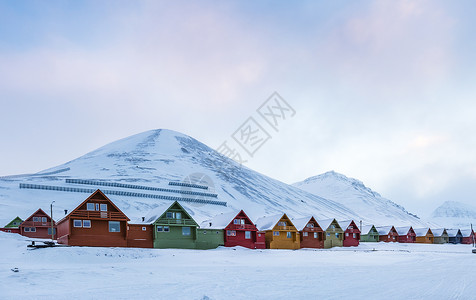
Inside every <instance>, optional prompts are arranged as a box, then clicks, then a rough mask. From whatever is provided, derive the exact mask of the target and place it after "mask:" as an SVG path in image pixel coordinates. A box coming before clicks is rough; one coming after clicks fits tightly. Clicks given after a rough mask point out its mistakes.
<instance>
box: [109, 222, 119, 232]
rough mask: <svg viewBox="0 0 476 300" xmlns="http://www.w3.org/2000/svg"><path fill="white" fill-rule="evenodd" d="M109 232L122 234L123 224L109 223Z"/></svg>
mask: <svg viewBox="0 0 476 300" xmlns="http://www.w3.org/2000/svg"><path fill="white" fill-rule="evenodd" d="M109 232H121V222H118V221H109Z"/></svg>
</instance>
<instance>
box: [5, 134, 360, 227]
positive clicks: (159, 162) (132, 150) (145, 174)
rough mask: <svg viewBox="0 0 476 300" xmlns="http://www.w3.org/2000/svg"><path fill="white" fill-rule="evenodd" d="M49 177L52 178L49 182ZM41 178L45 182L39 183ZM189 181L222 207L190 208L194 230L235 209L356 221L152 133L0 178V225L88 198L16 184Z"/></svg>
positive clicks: (200, 148) (121, 200) (132, 206)
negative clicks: (44, 167)
mask: <svg viewBox="0 0 476 300" xmlns="http://www.w3.org/2000/svg"><path fill="white" fill-rule="evenodd" d="M52 172H53V173H54V172H58V173H56V174H51V173H52ZM45 173H46V174H49V175H41V174H45ZM190 177H192V178H199V179H201V180H202V181H205V182H204V183H203V182H202V184H206V185H208V186H210V187H211V188H210V190H207V191H206V192H213V193H216V194H218V197H217V198H215V200H218V201H224V202H227V206H226V207H224V206H217V205H209V204H197V203H190V205H189V207H190V208H191V210H192V215H193V217H194V218H195V219H196V220H197V222H198V223H199V224H200V222H201V221H203V220H205V219H209V218H210V217H213V216H215V215H217V214H219V213H226V212H230V211H234V210H240V209H244V210H245V211H246V213H247V214H248V215H249V216H250V217H251V218H253V219H256V218H258V217H261V216H264V215H269V214H276V213H282V212H286V213H288V214H290V215H292V216H300V214H301V213H306V215H307V214H309V213H313V214H315V215H316V216H317V217H319V218H323V217H324V218H328V217H335V216H337V217H340V218H353V217H356V216H357V214H356V213H354V212H353V211H352V210H350V209H348V208H347V207H345V206H344V205H341V204H338V203H336V202H334V201H331V200H327V199H324V198H321V197H318V196H315V195H312V194H309V193H307V192H305V191H302V190H300V189H298V188H296V187H293V186H290V185H287V184H285V183H282V182H279V181H277V180H274V179H272V178H269V177H266V176H264V175H262V174H259V173H257V172H255V171H253V170H250V169H248V168H246V167H244V166H241V165H239V164H237V163H236V162H234V161H233V160H231V159H228V158H226V157H224V156H222V155H220V154H218V153H217V152H216V151H215V150H213V149H211V148H209V147H208V146H206V145H204V144H202V143H200V142H198V141H197V140H195V139H193V138H191V137H188V136H186V135H183V134H180V133H177V132H174V131H170V130H152V131H147V132H144V133H140V134H137V135H133V136H130V137H128V138H125V139H122V140H119V141H116V142H113V143H111V144H108V145H106V146H104V147H101V148H99V149H97V150H95V151H93V152H90V153H88V154H86V155H84V156H82V157H80V158H78V159H75V160H73V161H70V162H68V163H65V164H63V165H60V166H57V167H54V168H51V169H48V170H45V171H42V172H40V174H36V175H29V176H28V175H27V176H12V177H6V178H0V205H1V206H0V208H1V210H0V211H1V213H0V215H1V216H0V222H1V224H2V225H3V223H5V224H6V223H7V222H8V221H9V220H10V219H12V218H13V217H15V216H17V215H19V216H20V217H22V218H26V217H28V215H29V214H30V213H32V212H33V211H34V210H36V209H37V208H38V207H42V208H44V209H45V210H49V205H50V203H51V201H53V200H54V201H55V204H54V208H55V209H54V216H56V218H57V217H58V216H63V215H64V212H63V210H64V209H68V210H69V211H71V209H73V208H74V207H75V206H76V205H77V204H79V203H80V201H82V200H84V199H85V198H86V197H87V196H88V195H87V194H80V193H68V192H57V191H46V190H29V189H19V184H20V183H23V184H25V183H26V184H40V185H50V186H63V187H84V188H101V189H105V188H106V189H112V188H109V187H101V186H97V187H95V186H82V185H75V184H70V183H66V182H65V179H87V180H101V181H106V182H120V183H127V184H135V185H142V186H150V187H162V188H175V189H180V187H171V186H169V185H168V183H169V181H178V182H181V181H186V182H189V181H191V182H194V180H189V179H190ZM113 189H114V190H124V191H131V190H128V189H122V188H113ZM132 191H134V192H142V193H149V194H164V193H160V192H149V191H143V190H132ZM173 196H177V194H174V195H173ZM109 197H110V198H111V199H112V200H113V201H114V202H115V203H116V204H117V205H118V206H119V208H121V210H123V211H124V212H125V213H126V214H127V215H128V216H129V217H130V218H131V219H135V218H139V217H142V216H145V215H147V214H148V212H149V211H150V210H151V209H153V208H154V207H156V206H158V205H161V204H164V203H170V204H171V203H172V202H171V201H168V200H159V199H150V198H135V197H125V196H116V195H113V196H109ZM357 217H360V216H357Z"/></svg>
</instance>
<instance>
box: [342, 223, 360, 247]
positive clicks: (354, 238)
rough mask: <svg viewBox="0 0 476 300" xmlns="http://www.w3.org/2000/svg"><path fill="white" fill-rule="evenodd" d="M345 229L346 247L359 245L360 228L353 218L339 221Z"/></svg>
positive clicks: (344, 244)
mask: <svg viewBox="0 0 476 300" xmlns="http://www.w3.org/2000/svg"><path fill="white" fill-rule="evenodd" d="M339 224H340V226H341V227H342V230H344V243H343V246H344V247H357V246H358V245H359V242H360V230H359V227H358V226H357V225H356V224H355V222H354V221H353V220H346V221H339Z"/></svg>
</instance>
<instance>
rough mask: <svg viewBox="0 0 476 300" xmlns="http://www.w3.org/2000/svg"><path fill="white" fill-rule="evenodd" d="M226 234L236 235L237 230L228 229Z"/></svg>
mask: <svg viewBox="0 0 476 300" xmlns="http://www.w3.org/2000/svg"><path fill="white" fill-rule="evenodd" d="M226 235H227V236H236V231H235V230H227V231H226Z"/></svg>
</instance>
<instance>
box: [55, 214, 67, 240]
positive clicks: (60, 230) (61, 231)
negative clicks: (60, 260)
mask: <svg viewBox="0 0 476 300" xmlns="http://www.w3.org/2000/svg"><path fill="white" fill-rule="evenodd" d="M56 233H57V234H58V239H57V240H58V243H59V244H64V245H69V234H70V231H69V219H66V220H64V221H62V222H59V223H58V225H57V226H56Z"/></svg>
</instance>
